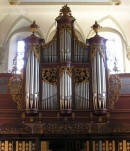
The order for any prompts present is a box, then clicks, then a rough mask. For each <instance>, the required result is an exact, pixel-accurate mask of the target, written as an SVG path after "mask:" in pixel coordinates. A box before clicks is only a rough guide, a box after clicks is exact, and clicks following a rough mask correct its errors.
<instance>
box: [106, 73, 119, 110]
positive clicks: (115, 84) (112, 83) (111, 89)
mask: <svg viewBox="0 0 130 151" xmlns="http://www.w3.org/2000/svg"><path fill="white" fill-rule="evenodd" d="M121 87H122V82H121V79H120V77H119V76H118V75H117V74H115V75H110V78H109V81H108V108H109V109H114V104H115V103H116V102H117V101H118V99H119V95H120V90H121Z"/></svg>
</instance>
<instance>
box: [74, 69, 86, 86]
mask: <svg viewBox="0 0 130 151" xmlns="http://www.w3.org/2000/svg"><path fill="white" fill-rule="evenodd" d="M74 76H75V77H74V83H75V84H76V85H78V84H80V83H84V82H89V69H86V68H74Z"/></svg>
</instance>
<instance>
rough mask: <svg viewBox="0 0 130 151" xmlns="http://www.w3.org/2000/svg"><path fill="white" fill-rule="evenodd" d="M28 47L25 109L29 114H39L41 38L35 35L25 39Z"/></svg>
mask: <svg viewBox="0 0 130 151" xmlns="http://www.w3.org/2000/svg"><path fill="white" fill-rule="evenodd" d="M24 41H25V43H26V44H27V45H26V54H25V65H26V68H25V69H24V80H25V81H26V83H25V85H24V91H25V107H26V111H27V112H29V113H30V112H33V113H37V111H38V108H39V59H40V58H39V54H38V53H39V52H38V48H37V46H36V45H37V44H38V41H39V38H38V37H37V36H36V35H35V34H34V33H33V34H32V35H31V36H30V37H28V38H26V39H24Z"/></svg>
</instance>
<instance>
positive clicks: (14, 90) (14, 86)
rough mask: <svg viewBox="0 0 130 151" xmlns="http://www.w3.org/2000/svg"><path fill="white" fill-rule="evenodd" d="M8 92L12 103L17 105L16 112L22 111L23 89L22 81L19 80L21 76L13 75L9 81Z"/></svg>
mask: <svg viewBox="0 0 130 151" xmlns="http://www.w3.org/2000/svg"><path fill="white" fill-rule="evenodd" d="M8 86H9V90H10V93H11V95H12V98H13V101H14V102H15V103H17V108H18V110H22V108H23V106H22V101H23V100H22V88H23V80H22V78H21V75H17V74H15V75H13V76H12V77H11V78H10V79H9V83H8Z"/></svg>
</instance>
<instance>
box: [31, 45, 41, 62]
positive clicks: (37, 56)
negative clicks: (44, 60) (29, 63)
mask: <svg viewBox="0 0 130 151" xmlns="http://www.w3.org/2000/svg"><path fill="white" fill-rule="evenodd" d="M32 50H33V52H34V54H35V56H36V58H37V59H38V60H40V46H39V45H33V46H32Z"/></svg>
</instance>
